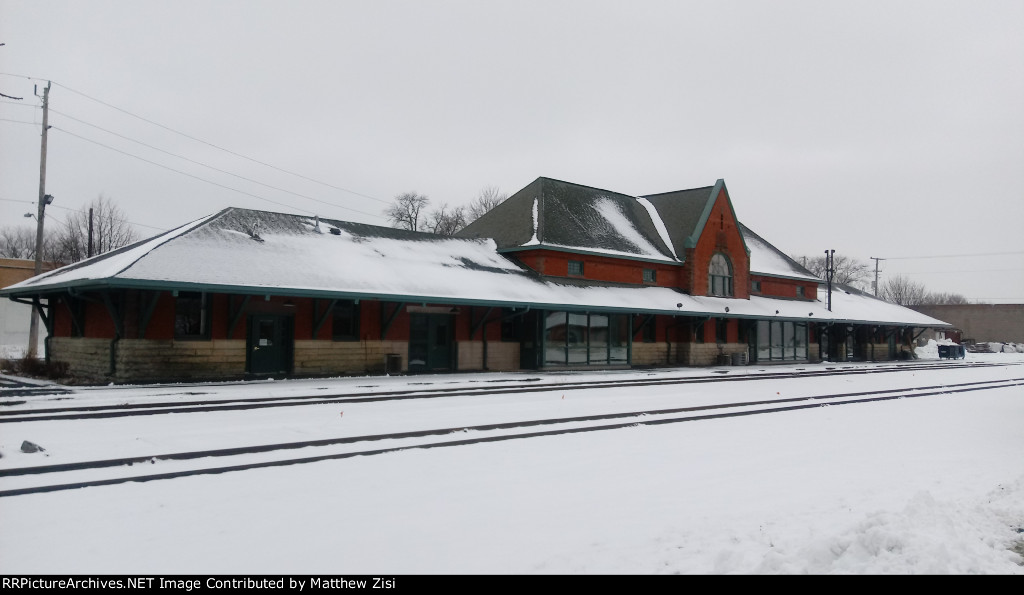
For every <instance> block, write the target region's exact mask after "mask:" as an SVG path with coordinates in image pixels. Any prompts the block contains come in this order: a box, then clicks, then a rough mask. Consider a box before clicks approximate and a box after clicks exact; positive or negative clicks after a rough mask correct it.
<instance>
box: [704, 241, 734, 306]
mask: <svg viewBox="0 0 1024 595" xmlns="http://www.w3.org/2000/svg"><path fill="white" fill-rule="evenodd" d="M708 293H710V294H711V295H726V296H731V295H732V264H731V263H730V262H729V257H728V256H726V255H725V254H722V253H720V252H719V253H716V254H715V255H714V256H712V257H711V265H710V266H708Z"/></svg>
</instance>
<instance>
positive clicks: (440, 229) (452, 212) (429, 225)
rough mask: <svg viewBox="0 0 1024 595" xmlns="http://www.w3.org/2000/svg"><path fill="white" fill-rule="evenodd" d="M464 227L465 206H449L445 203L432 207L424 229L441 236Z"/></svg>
mask: <svg viewBox="0 0 1024 595" xmlns="http://www.w3.org/2000/svg"><path fill="white" fill-rule="evenodd" d="M463 227H466V207H454V208H449V207H448V205H447V204H443V205H441V208H439V209H434V210H433V211H431V212H430V215H429V216H428V217H427V221H426V224H425V226H424V231H429V232H430V233H436V234H437V235H442V236H453V235H455V233H456V232H458V231H459V230H460V229H462V228H463Z"/></svg>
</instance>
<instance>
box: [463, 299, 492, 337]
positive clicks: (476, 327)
mask: <svg viewBox="0 0 1024 595" xmlns="http://www.w3.org/2000/svg"><path fill="white" fill-rule="evenodd" d="M493 311H494V306H490V307H489V308H487V311H486V312H484V317H483V318H481V319H480V320H478V321H477V322H476V323H474V322H473V307H472V306H470V308H469V324H470V325H471V326H470V329H469V338H470V339H472V338H473V337H475V336H476V332H477V331H478V330H480V327H481V326H483V325H484V323H485V322H487V318H488V317H489V316H490V315H491V312H493ZM486 340H487V337H484V341H486Z"/></svg>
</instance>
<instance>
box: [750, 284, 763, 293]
mask: <svg viewBox="0 0 1024 595" xmlns="http://www.w3.org/2000/svg"><path fill="white" fill-rule="evenodd" d="M750 291H752V292H754V293H761V282H760V281H751V282H750Z"/></svg>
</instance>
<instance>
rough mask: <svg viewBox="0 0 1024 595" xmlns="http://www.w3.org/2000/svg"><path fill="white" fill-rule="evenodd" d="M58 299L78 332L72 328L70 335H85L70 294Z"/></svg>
mask: <svg viewBox="0 0 1024 595" xmlns="http://www.w3.org/2000/svg"><path fill="white" fill-rule="evenodd" d="M12 299H13V298H12ZM58 299H60V301H61V303H62V304H64V307H65V308H67V310H68V316H69V317H70V318H71V324H72V326H74V330H77V331H78V334H77V335H75V334H74V330H73V331H72V335H71V336H72V337H76V336H77V337H84V336H85V321H84V320H79V317H78V316H75V310H74V308H72V307H71V294H68V296H67V298H63V297H62V298H58ZM140 338H141V337H140Z"/></svg>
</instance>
